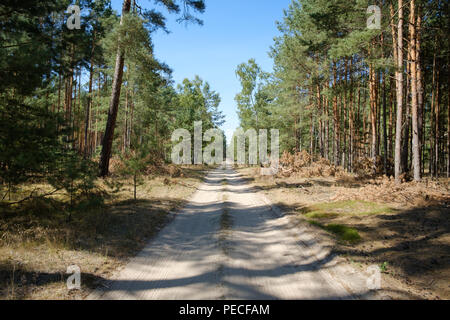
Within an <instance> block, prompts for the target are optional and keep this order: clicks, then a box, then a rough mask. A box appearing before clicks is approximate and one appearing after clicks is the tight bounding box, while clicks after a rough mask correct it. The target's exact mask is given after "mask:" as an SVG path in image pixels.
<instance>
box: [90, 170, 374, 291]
mask: <svg viewBox="0 0 450 320" xmlns="http://www.w3.org/2000/svg"><path fill="white" fill-rule="evenodd" d="M309 229H310V228H308V227H306V226H304V227H301V226H295V227H294V226H293V224H292V223H290V220H289V218H288V217H286V216H283V214H282V213H281V211H280V210H279V209H277V208H276V207H274V206H273V205H272V204H270V202H269V201H268V200H267V198H266V197H265V196H264V195H263V194H262V193H260V192H258V190H255V189H254V188H252V187H251V185H249V184H248V183H247V181H246V180H244V179H243V178H241V177H240V175H239V174H237V173H236V172H235V171H234V170H233V169H232V168H231V167H230V166H226V165H224V166H222V167H220V168H218V169H215V170H212V171H211V172H210V173H209V174H208V176H207V177H206V179H205V182H204V183H203V184H202V185H201V186H200V187H199V189H198V190H197V191H196V193H195V194H194V195H193V196H192V198H191V200H190V202H189V204H188V205H187V206H186V207H185V208H184V209H183V210H181V211H180V212H178V213H177V215H176V217H175V218H174V220H173V221H172V222H170V223H169V224H168V225H167V226H166V227H165V228H164V229H162V230H161V231H160V232H159V234H158V235H157V236H156V237H155V238H154V239H152V240H151V241H150V243H149V244H148V245H147V246H146V247H145V248H144V250H142V252H141V253H140V254H139V255H138V256H136V257H135V258H133V259H132V260H131V261H130V262H129V263H128V264H127V265H126V266H125V267H124V268H123V269H122V270H121V271H119V272H117V274H116V275H115V276H114V277H113V278H111V279H110V280H109V281H108V283H106V284H105V285H104V287H102V288H101V289H97V290H95V291H94V292H93V293H92V294H90V295H89V296H88V297H87V299H104V300H114V299H125V300H127V299H133V300H136V299H137V300H139V299H145V300H159V299H164V300H218V299H223V300H234V299H244V300H272V299H294V300H297V299H361V298H362V299H380V298H382V297H380V296H379V292H378V291H373V290H369V288H368V287H370V285H369V286H368V283H372V282H371V281H370V280H371V277H373V275H372V276H370V275H368V274H365V273H362V272H359V271H356V270H355V269H354V268H353V267H352V266H350V265H348V264H346V263H345V262H344V260H343V259H340V258H339V257H336V256H335V255H333V254H332V253H331V250H330V249H329V248H328V247H327V246H325V245H322V244H321V241H320V239H317V236H316V235H315V234H314V233H313V232H312V231H311V230H309ZM368 280H369V281H368Z"/></svg>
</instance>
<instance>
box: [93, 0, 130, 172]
mask: <svg viewBox="0 0 450 320" xmlns="http://www.w3.org/2000/svg"><path fill="white" fill-rule="evenodd" d="M130 6H131V0H124V2H123V7H122V17H121V19H120V24H123V21H124V16H125V15H126V14H127V13H129V12H130ZM124 63H125V55H124V51H123V48H121V47H120V46H118V48H117V55H116V66H115V70H114V79H113V86H112V93H111V102H110V105H109V111H108V120H107V122H106V129H105V134H104V136H103V146H102V153H101V158H100V165H99V167H100V176H101V177H105V176H107V175H108V173H109V160H110V159H111V152H112V143H113V137H114V129H115V127H116V120H117V111H118V109H119V100H120V89H121V87H122V77H123V66H124Z"/></svg>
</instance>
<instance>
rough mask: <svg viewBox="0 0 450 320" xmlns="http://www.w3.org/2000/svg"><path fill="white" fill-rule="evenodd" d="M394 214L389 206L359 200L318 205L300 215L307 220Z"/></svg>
mask: <svg viewBox="0 0 450 320" xmlns="http://www.w3.org/2000/svg"><path fill="white" fill-rule="evenodd" d="M394 212H395V210H394V209H392V208H391V207H389V206H386V205H382V204H378V203H375V202H368V201H360V200H347V201H337V202H328V203H319V204H315V205H312V206H309V207H305V208H302V209H301V213H302V214H303V215H304V216H305V217H306V218H309V219H328V218H336V217H338V216H342V215H346V216H358V215H363V216H368V215H376V214H382V213H394Z"/></svg>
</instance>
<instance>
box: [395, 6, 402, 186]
mask: <svg viewBox="0 0 450 320" xmlns="http://www.w3.org/2000/svg"><path fill="white" fill-rule="evenodd" d="M393 39H395V35H393ZM394 42H395V41H394ZM394 46H395V44H394ZM395 47H396V51H397V63H396V71H395V79H396V90H397V124H396V132H395V181H396V182H397V183H399V182H401V180H400V176H401V174H402V172H401V151H402V122H403V121H402V120H403V0H398V27H397V45H396V46H395Z"/></svg>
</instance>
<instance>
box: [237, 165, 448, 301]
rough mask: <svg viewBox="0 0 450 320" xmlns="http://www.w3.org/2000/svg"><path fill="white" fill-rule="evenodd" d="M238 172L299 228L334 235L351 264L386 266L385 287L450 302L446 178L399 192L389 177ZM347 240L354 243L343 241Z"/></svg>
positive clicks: (406, 185) (399, 187)
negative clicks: (343, 238) (308, 224)
mask: <svg viewBox="0 0 450 320" xmlns="http://www.w3.org/2000/svg"><path fill="white" fill-rule="evenodd" d="M239 172H240V173H241V174H242V175H243V176H244V177H245V178H247V180H249V181H251V182H252V183H253V184H254V185H255V186H256V187H258V188H259V189H260V190H261V192H264V193H265V194H266V195H267V196H268V197H269V198H270V199H271V201H272V202H273V203H274V204H276V205H278V206H279V207H280V208H282V209H283V210H284V211H285V212H286V213H287V214H289V215H290V217H291V218H292V223H293V224H297V223H301V224H305V223H308V222H310V223H311V222H312V223H313V224H314V225H316V226H318V228H317V227H314V226H313V227H311V228H314V229H315V230H316V231H315V232H316V234H317V236H318V237H320V238H324V239H325V237H326V238H327V240H329V239H328V237H329V236H328V235H327V234H325V233H324V231H326V232H330V234H331V235H332V237H333V238H334V239H335V240H333V243H334V251H335V252H336V253H340V254H341V255H342V256H343V257H345V258H346V259H347V260H348V261H349V262H353V263H354V264H355V265H360V266H361V267H362V268H366V267H367V266H369V265H372V264H377V265H383V266H384V269H385V279H386V282H385V285H387V286H388V285H391V284H395V286H394V285H392V288H394V287H395V289H401V290H403V291H407V292H409V293H411V294H412V295H414V296H417V297H422V298H424V299H450V192H449V180H448V179H441V180H440V181H438V182H437V181H430V180H424V181H423V182H421V183H414V182H407V183H402V184H400V185H396V184H395V183H394V182H393V181H392V180H390V179H388V178H385V177H382V178H377V179H364V180H363V179H360V178H358V177H356V176H352V175H346V176H345V178H344V179H343V178H342V177H324V176H323V175H319V176H315V177H310V178H308V177H305V176H301V175H290V176H289V177H283V176H281V175H280V176H277V177H269V178H267V177H261V176H258V174H257V169H255V168H245V169H240V170H239ZM352 230H354V231H352ZM343 236H344V237H350V238H351V239H354V240H355V241H340V240H342V237H343ZM359 237H360V239H359ZM383 281H384V280H383Z"/></svg>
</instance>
